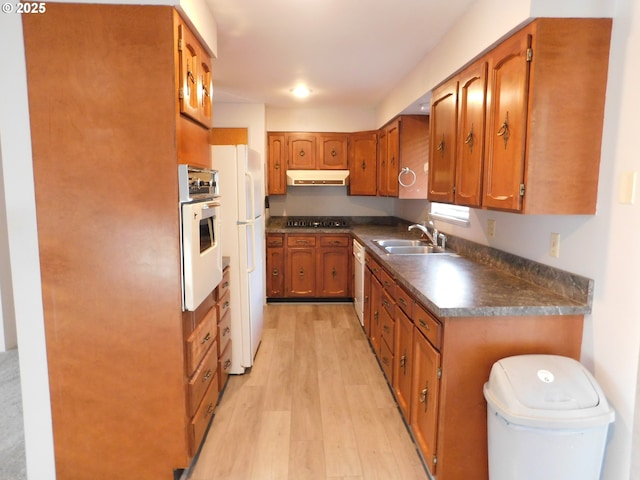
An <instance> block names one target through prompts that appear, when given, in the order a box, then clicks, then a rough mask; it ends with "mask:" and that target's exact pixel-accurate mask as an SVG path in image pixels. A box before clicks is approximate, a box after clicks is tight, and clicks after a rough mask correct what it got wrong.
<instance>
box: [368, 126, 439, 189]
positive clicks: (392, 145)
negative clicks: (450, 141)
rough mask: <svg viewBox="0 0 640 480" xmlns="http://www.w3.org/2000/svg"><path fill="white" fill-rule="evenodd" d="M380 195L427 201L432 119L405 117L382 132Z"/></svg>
mask: <svg viewBox="0 0 640 480" xmlns="http://www.w3.org/2000/svg"><path fill="white" fill-rule="evenodd" d="M378 139H379V142H378V195H380V196H388V197H398V198H427V166H428V163H429V117H428V116H426V115H402V116H399V117H397V118H395V119H394V120H392V121H391V122H389V123H388V124H386V125H385V126H384V127H383V128H382V129H381V130H380V131H379V137H378Z"/></svg>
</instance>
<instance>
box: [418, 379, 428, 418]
mask: <svg viewBox="0 0 640 480" xmlns="http://www.w3.org/2000/svg"><path fill="white" fill-rule="evenodd" d="M418 401H419V402H420V403H424V411H425V412H426V411H427V404H428V402H429V382H427V384H426V385H425V387H424V388H423V389H422V390H421V391H420V396H419V397H418Z"/></svg>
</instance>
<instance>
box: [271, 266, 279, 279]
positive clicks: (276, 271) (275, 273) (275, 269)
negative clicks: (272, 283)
mask: <svg viewBox="0 0 640 480" xmlns="http://www.w3.org/2000/svg"><path fill="white" fill-rule="evenodd" d="M279 274H280V273H279V272H278V269H277V268H274V269H273V272H271V275H273V276H274V277H277V276H278V275H279Z"/></svg>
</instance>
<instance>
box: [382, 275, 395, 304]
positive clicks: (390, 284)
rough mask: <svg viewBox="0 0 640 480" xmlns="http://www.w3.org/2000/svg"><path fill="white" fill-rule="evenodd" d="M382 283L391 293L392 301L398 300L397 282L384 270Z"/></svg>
mask: <svg viewBox="0 0 640 480" xmlns="http://www.w3.org/2000/svg"><path fill="white" fill-rule="evenodd" d="M380 283H382V286H383V287H384V289H385V290H386V291H387V292H388V293H389V295H390V296H391V298H392V299H394V300H395V298H396V282H395V280H394V279H393V277H392V276H391V275H389V274H388V273H387V272H386V270H382V272H381V273H380Z"/></svg>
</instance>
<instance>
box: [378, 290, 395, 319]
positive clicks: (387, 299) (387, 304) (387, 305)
mask: <svg viewBox="0 0 640 480" xmlns="http://www.w3.org/2000/svg"><path fill="white" fill-rule="evenodd" d="M381 293H382V295H381V296H380V303H382V306H383V307H384V308H383V310H386V311H387V313H388V314H389V316H390V317H391V318H395V316H396V303H395V302H394V300H393V298H391V295H389V292H387V290H382V292H381Z"/></svg>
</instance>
